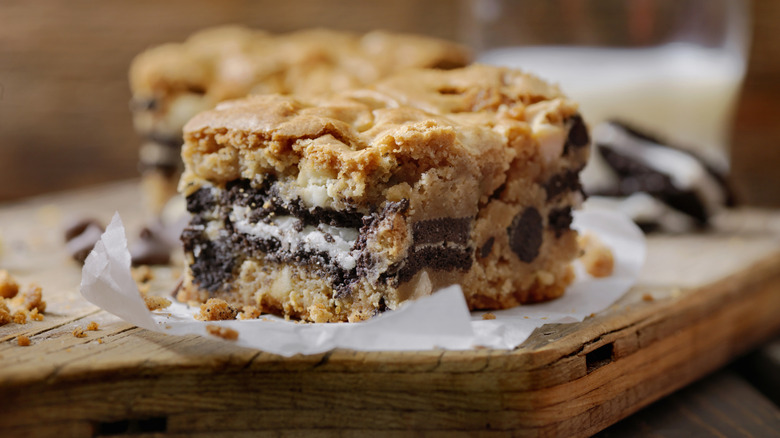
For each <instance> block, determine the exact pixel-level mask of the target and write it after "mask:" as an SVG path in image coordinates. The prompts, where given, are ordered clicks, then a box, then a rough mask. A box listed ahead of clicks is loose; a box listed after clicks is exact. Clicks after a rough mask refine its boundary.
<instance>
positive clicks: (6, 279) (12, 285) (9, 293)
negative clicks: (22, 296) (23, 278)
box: [0, 269, 19, 298]
mask: <svg viewBox="0 0 780 438" xmlns="http://www.w3.org/2000/svg"><path fill="white" fill-rule="evenodd" d="M18 293H19V283H17V282H16V280H15V279H14V278H13V277H12V276H11V274H9V273H8V271H6V270H4V269H3V270H0V298H13V297H15V296H16V294H18Z"/></svg>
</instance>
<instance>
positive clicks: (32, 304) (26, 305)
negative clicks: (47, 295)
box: [11, 283, 46, 313]
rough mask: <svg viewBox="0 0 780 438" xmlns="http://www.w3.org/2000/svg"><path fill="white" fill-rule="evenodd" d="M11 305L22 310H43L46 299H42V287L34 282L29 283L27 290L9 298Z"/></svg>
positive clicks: (40, 311) (41, 311) (44, 309)
mask: <svg viewBox="0 0 780 438" xmlns="http://www.w3.org/2000/svg"><path fill="white" fill-rule="evenodd" d="M11 306H13V307H15V308H18V309H24V310H32V309H38V312H39V313H43V312H45V311H46V301H43V289H42V288H41V287H40V286H38V285H37V284H35V283H32V284H30V285H29V286H28V287H27V290H25V291H24V292H22V293H21V294H19V295H17V296H16V297H15V298H14V299H13V300H11Z"/></svg>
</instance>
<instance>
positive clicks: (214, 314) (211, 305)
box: [195, 298, 236, 321]
mask: <svg viewBox="0 0 780 438" xmlns="http://www.w3.org/2000/svg"><path fill="white" fill-rule="evenodd" d="M195 319H197V320H200V321H222V320H225V319H236V309H234V308H233V307H231V306H230V304H228V303H227V301H225V300H220V299H219V298H209V300H208V301H206V302H205V303H203V304H202V305H201V306H200V313H199V314H198V315H196V316H195Z"/></svg>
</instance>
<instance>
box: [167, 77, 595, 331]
mask: <svg viewBox="0 0 780 438" xmlns="http://www.w3.org/2000/svg"><path fill="white" fill-rule="evenodd" d="M184 135H185V144H184V148H183V151H182V157H183V159H184V162H185V171H184V174H183V176H182V180H181V184H180V191H181V192H182V194H183V195H184V196H186V199H187V207H188V210H189V211H190V213H191V214H192V220H191V222H190V224H189V225H188V226H187V228H186V229H185V231H184V233H183V235H182V240H183V242H184V249H185V253H186V264H187V269H186V274H185V281H184V285H183V287H182V289H181V290H180V292H179V295H178V299H180V300H182V301H191V300H195V301H200V302H203V301H205V300H207V299H208V298H221V299H224V300H226V301H228V302H230V303H234V304H238V305H252V306H256V307H258V308H259V309H260V310H262V311H264V312H269V313H274V314H278V315H284V316H286V317H290V318H294V319H301V320H307V321H314V322H330V321H358V320H364V319H367V318H370V317H371V316H373V315H376V314H378V313H380V312H383V311H385V310H388V309H396V308H397V307H398V306H399V305H400V304H401V303H403V302H404V301H406V300H409V299H415V298H418V297H421V296H425V295H428V294H430V293H432V292H433V291H435V290H437V289H438V288H440V287H444V286H447V285H450V284H456V283H457V284H460V285H461V286H462V288H463V291H464V294H465V296H466V299H467V302H468V304H469V306H470V307H471V308H472V309H501V308H508V307H513V306H517V305H518V304H521V303H528V302H536V301H543V300H549V299H552V298H556V297H558V296H560V295H561V294H562V293H563V292H564V289H565V288H566V286H567V285H568V284H569V283H570V281H571V280H572V277H573V274H572V271H571V268H570V262H571V261H572V260H573V259H574V258H575V257H576V256H577V252H578V249H577V235H576V232H575V231H573V230H572V229H571V228H570V224H571V221H572V209H573V208H576V207H577V206H578V205H579V204H580V203H581V201H582V194H581V192H580V186H579V178H578V174H579V172H580V170H581V169H582V167H583V166H584V164H585V163H586V161H587V158H588V149H589V148H588V147H587V146H588V143H589V137H588V132H587V129H586V127H585V124H584V123H583V120H582V118H581V117H580V116H579V114H578V112H577V105H576V104H575V103H573V102H571V101H569V100H568V99H567V98H566V97H565V96H563V95H562V94H561V93H560V91H559V90H558V89H557V88H556V87H554V86H550V85H548V84H546V83H545V82H543V81H542V80H540V79H538V78H536V77H534V76H531V75H527V74H524V73H521V72H518V71H513V70H508V69H503V68H498V67H488V66H481V65H473V66H470V67H466V68H462V69H455V70H450V71H441V70H414V71H407V72H405V73H401V74H399V75H396V76H393V77H391V78H389V79H387V80H384V81H382V82H379V83H378V84H375V85H374V86H372V87H370V88H366V89H361V90H353V91H348V92H344V93H340V94H338V95H336V96H331V97H327V98H308V99H303V98H298V97H290V96H281V95H264V96H253V97H250V98H246V99H242V100H237V101H231V102H225V103H222V104H220V105H218V106H217V108H216V109H214V110H211V111H207V112H204V113H201V114H199V115H197V116H196V117H194V118H193V119H192V120H191V121H190V122H189V123H188V124H187V125H186V127H185V129H184Z"/></svg>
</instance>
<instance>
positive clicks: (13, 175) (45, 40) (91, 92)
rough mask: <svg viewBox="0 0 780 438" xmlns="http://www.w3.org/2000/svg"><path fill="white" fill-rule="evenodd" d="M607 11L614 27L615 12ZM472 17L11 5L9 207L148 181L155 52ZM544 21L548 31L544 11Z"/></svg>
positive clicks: (459, 8)
mask: <svg viewBox="0 0 780 438" xmlns="http://www.w3.org/2000/svg"><path fill="white" fill-rule="evenodd" d="M571 3H572V5H576V3H577V0H572V1H571ZM749 3H750V7H751V11H752V42H751V46H750V54H749V63H748V68H747V74H746V76H745V81H744V84H743V87H742V93H741V96H740V99H739V103H738V106H737V110H736V116H735V119H734V121H735V125H734V128H733V131H732V137H731V138H732V141H731V171H732V172H731V173H732V180H733V184H734V187H735V190H736V192H737V195H738V196H739V198H740V200H741V201H743V202H745V203H748V204H753V205H761V206H780V172H778V171H777V170H776V168H777V167H780V104H778V102H780V80H778V79H780V32H778V30H777V26H776V23H777V22H778V21H780V2H779V1H777V0H753V1H751V2H749ZM600 12H601V15H600V16H601V17H602V18H603V19H604V20H607V21H608V20H610V18H611V16H610V10H609V8H605V10H604V11H600ZM468 14H469V8H468V4H467V3H465V2H461V1H458V0H428V1H424V2H421V1H415V0H395V1H392V2H387V1H382V2H380V1H358V0H286V1H284V2H278V1H248V0H220V1H214V0H187V1H184V0H173V1H166V2H157V1H151V0H142V1H118V2H94V1H84V0H39V1H37V2H35V4H34V5H33V4H32V3H30V2H28V1H23V0H4V1H3V3H2V5H0V202H2V201H10V200H14V199H19V198H23V197H28V196H32V195H36V194H42V193H49V192H53V191H61V190H67V189H73V188H78V187H84V186H89V185H94V184H99V183H103V182H108V181H114V180H119V179H127V178H133V177H136V176H137V175H138V171H137V157H138V145H139V139H138V137H137V136H136V134H135V133H134V131H133V129H132V123H131V117H130V112H129V109H128V101H129V99H130V92H129V89H128V84H127V69H128V66H129V64H130V61H131V59H132V58H133V57H134V56H135V55H136V54H137V53H139V52H141V51H143V50H144V49H146V48H148V47H150V46H153V45H157V44H160V43H163V42H169V41H177V42H178V41H182V40H184V39H185V38H186V37H187V36H188V35H190V34H191V33H193V32H194V31H196V30H199V29H202V28H204V27H209V26H215V25H220V24H227V23H239V24H245V25H249V26H252V27H257V28H261V29H265V30H268V31H271V32H285V31H291V30H296V29H302V28H306V27H313V26H321V27H330V28H334V29H343V30H352V31H369V30H372V29H386V30H391V31H401V32H414V33H421V34H426V35H431V36H436V37H443V38H448V39H452V40H458V41H464V40H465V39H468V38H469V35H468V29H467V26H465V25H464V21H465V20H464V17H467V16H468ZM538 14H539V23H540V25H539V28H540V29H544V28H545V26H544V25H543V24H544V19H545V18H544V17H545V11H544V10H543V8H542V10H539V11H538ZM552 30H553V31H554V29H552ZM564 90H565V84H564Z"/></svg>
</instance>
